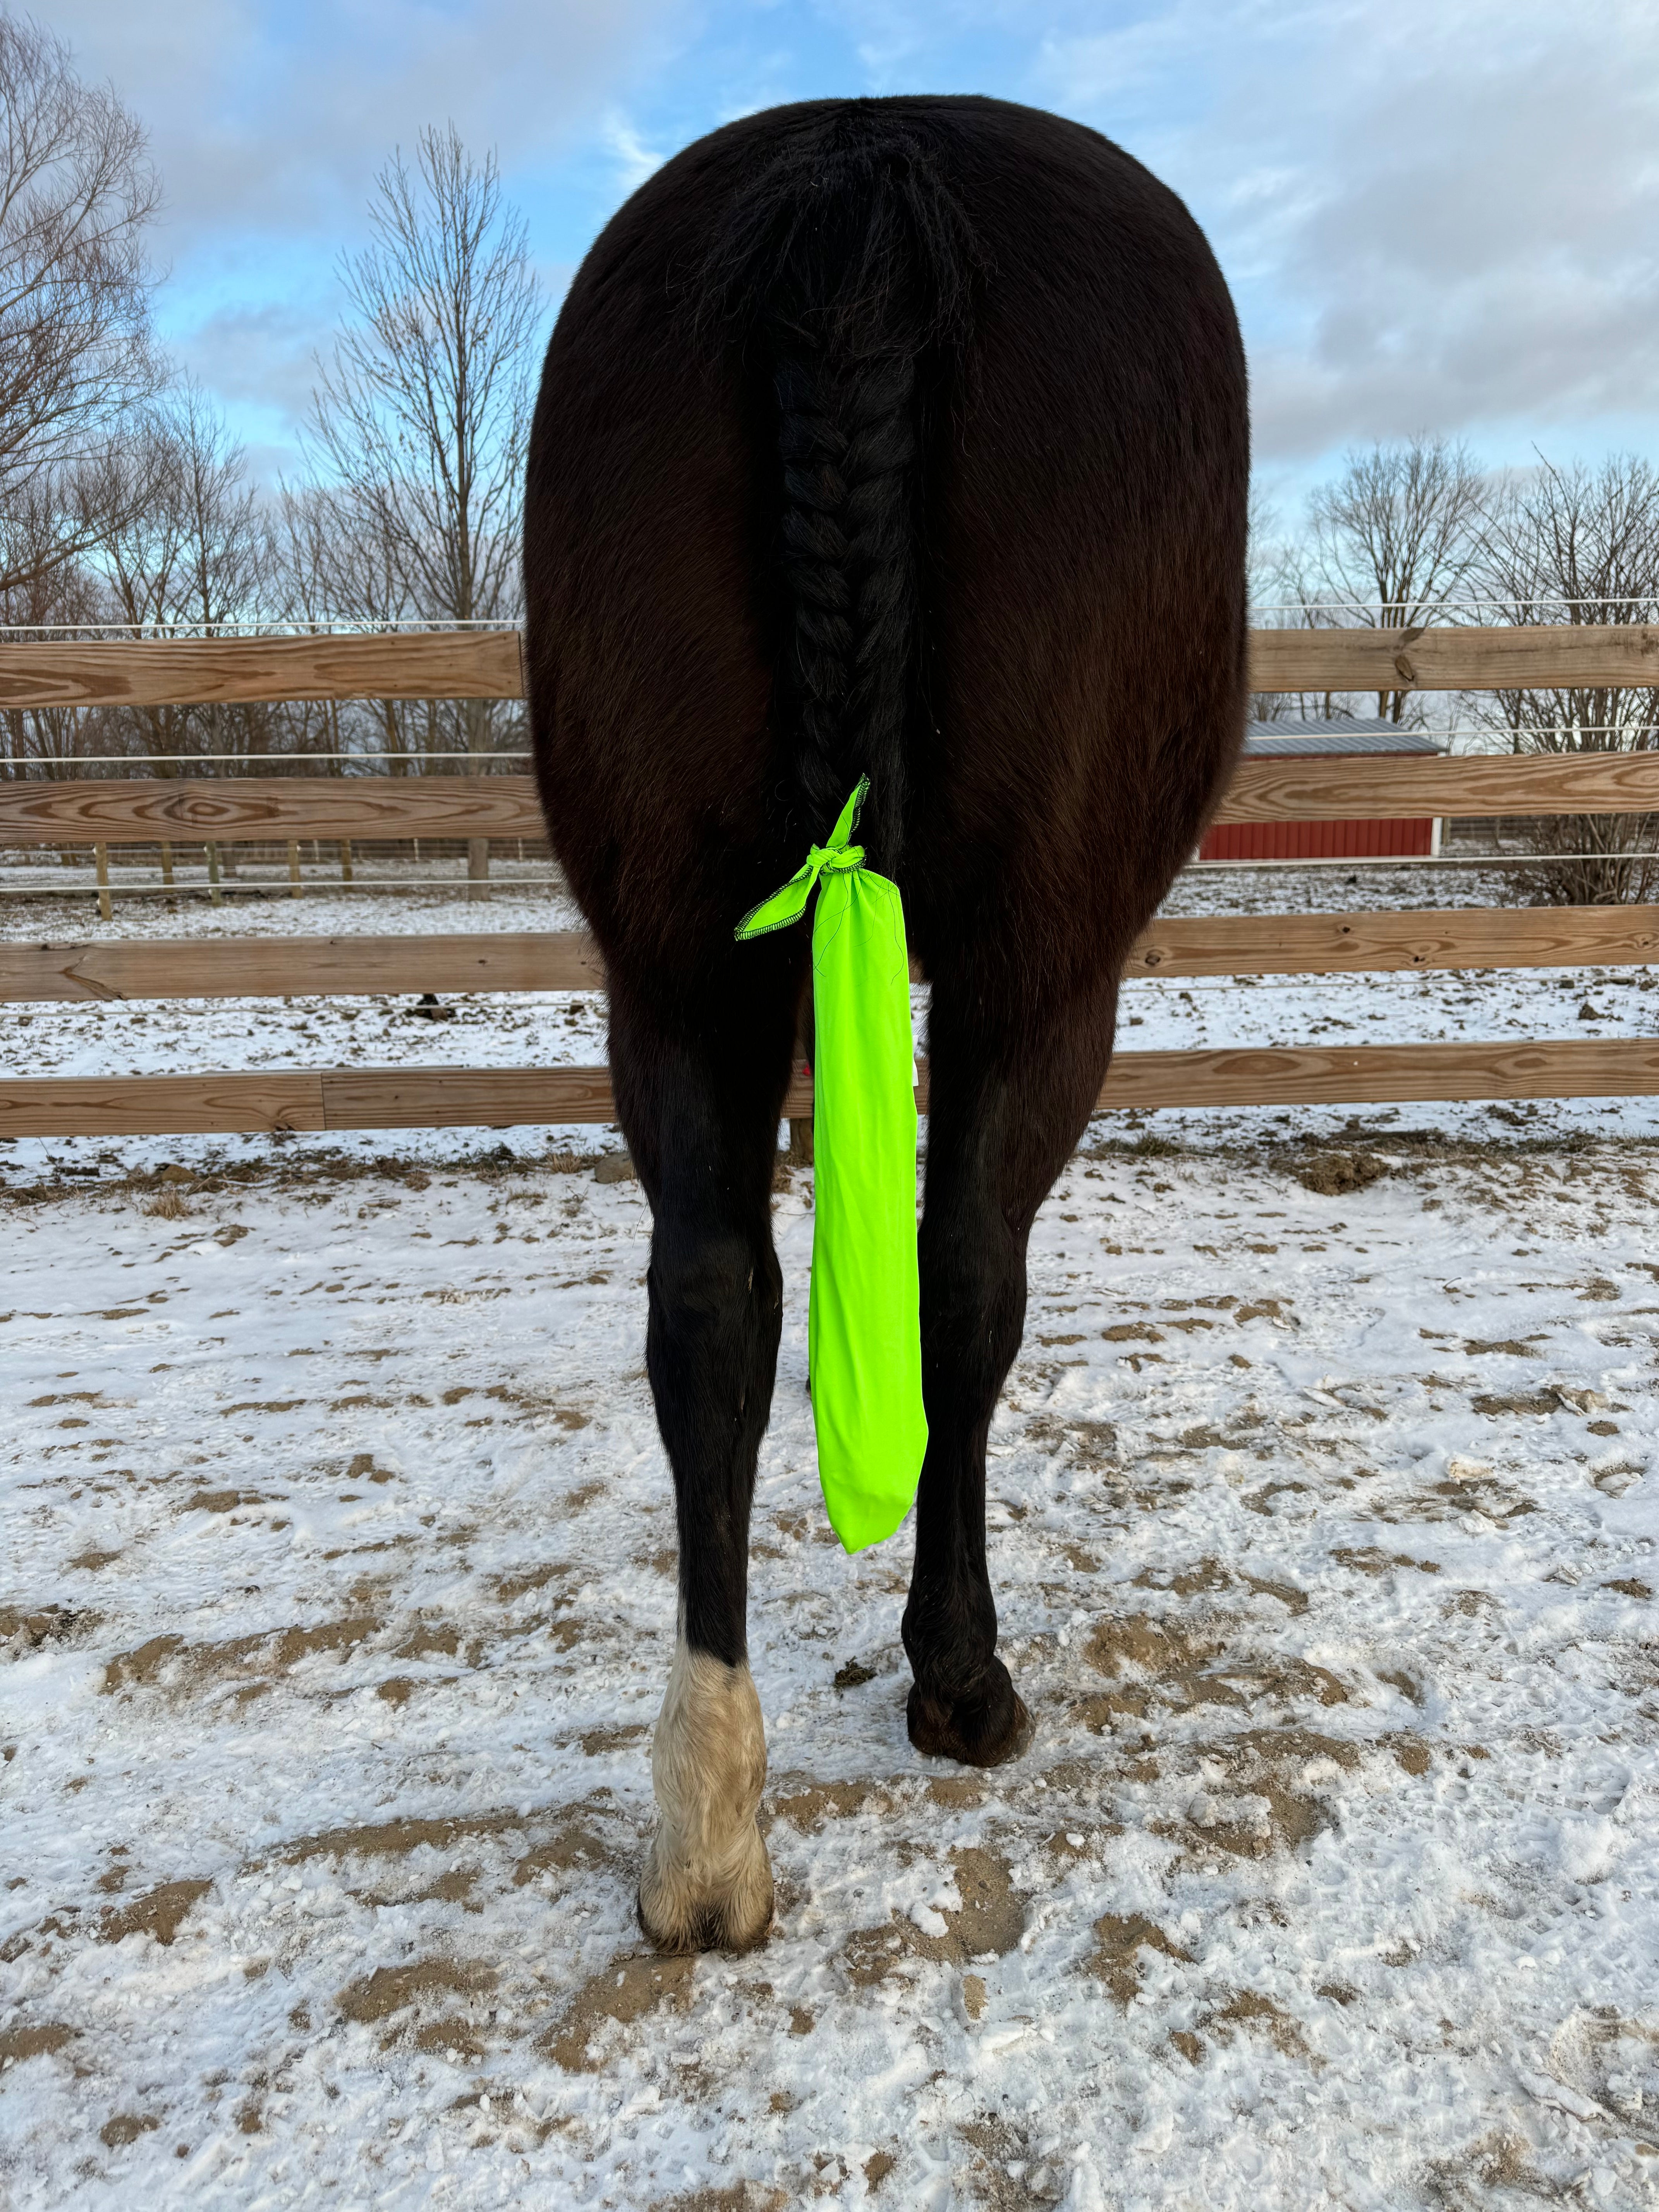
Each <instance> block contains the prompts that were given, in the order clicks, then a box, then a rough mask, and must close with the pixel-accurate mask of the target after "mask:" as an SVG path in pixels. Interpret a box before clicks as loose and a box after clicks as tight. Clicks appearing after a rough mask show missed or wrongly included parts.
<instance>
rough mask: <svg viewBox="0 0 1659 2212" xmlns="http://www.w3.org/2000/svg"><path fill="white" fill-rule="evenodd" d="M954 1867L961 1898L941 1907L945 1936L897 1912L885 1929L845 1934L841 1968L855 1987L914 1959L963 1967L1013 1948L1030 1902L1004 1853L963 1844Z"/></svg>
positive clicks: (867, 1985) (872, 1982) (953, 1853)
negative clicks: (929, 1932) (1018, 1886)
mask: <svg viewBox="0 0 1659 2212" xmlns="http://www.w3.org/2000/svg"><path fill="white" fill-rule="evenodd" d="M951 1871H952V1873H953V1874H954V1875H955V1878H956V1885H957V1895H958V1896H959V1897H960V1899H962V1902H961V1904H960V1905H957V1906H951V1905H940V1906H939V1918H940V1919H941V1920H943V1921H944V1923H945V1933H944V1934H943V1935H942V1936H929V1935H927V1934H925V1933H924V1932H923V1930H922V1929H920V1928H918V1927H917V1925H916V1923H915V1921H913V1920H907V1919H905V1918H903V1917H902V1916H900V1915H899V1914H898V1913H897V1912H895V1914H894V1916H893V1917H892V1919H891V1920H890V1921H889V1922H888V1923H887V1924H886V1925H885V1926H884V1927H876V1928H855V1929H854V1930H853V1931H852V1933H851V1934H850V1935H849V1936H847V1937H846V1939H845V1940H844V1941H843V1942H842V1949H841V1958H842V1969H843V1971H844V1972H845V1973H846V1976H847V1978H848V1981H849V1982H851V1983H852V1984H853V1986H854V1988H855V1989H871V1988H873V1987H874V1986H875V1985H876V1984H878V1982H881V1981H884V1980H885V1978H887V1976H888V1974H889V1973H890V1972H892V1970H893V1969H894V1968H895V1967H896V1966H900V1965H902V1963H903V1961H904V1960H906V1959H909V1958H921V1959H931V1960H934V1961H935V1962H936V1963H938V1964H940V1965H946V1966H965V1965H966V1964H967V1963H968V1962H969V1960H973V1959H983V1958H987V1957H991V1956H994V1957H997V1958H1003V1957H1006V1954H1008V1953H1009V1952H1010V1951H1012V1950H1013V1949H1014V1948H1015V1947H1016V1945H1017V1944H1018V1942H1019V1939H1020V1937H1021V1936H1023V1935H1024V1933H1025V1900H1024V1897H1023V1896H1022V1894H1021V1893H1020V1892H1019V1891H1018V1890H1017V1889H1016V1888H1015V1887H1014V1884H1013V1876H1012V1870H1011V1869H1010V1867H1009V1864H1008V1862H1007V1860H1006V1858H1005V1857H1003V1855H1002V1853H1001V1852H1000V1851H999V1850H994V1849H992V1848H991V1847H990V1846H989V1845H987V1844H958V1845H957V1847H956V1849H954V1850H952V1851H951Z"/></svg>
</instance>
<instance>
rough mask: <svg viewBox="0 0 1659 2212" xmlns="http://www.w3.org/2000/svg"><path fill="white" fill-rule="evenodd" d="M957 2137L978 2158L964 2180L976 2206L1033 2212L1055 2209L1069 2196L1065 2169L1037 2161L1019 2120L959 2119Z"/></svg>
mask: <svg viewBox="0 0 1659 2212" xmlns="http://www.w3.org/2000/svg"><path fill="white" fill-rule="evenodd" d="M956 2132H957V2135H958V2136H960V2137H961V2138H962V2140H963V2142H964V2143H966V2144H967V2145H968V2147H969V2149H970V2150H971V2151H972V2152H973V2153H974V2156H973V2158H972V2160H970V2161H969V2167H968V2171H967V2173H966V2174H965V2175H964V2176H963V2177H962V2178H963V2180H964V2181H965V2182H966V2185H967V2186H968V2188H969V2191H971V2192H972V2196H973V2201H974V2202H975V2203H977V2204H987V2205H990V2206H991V2207H992V2208H993V2212H1032V2208H1034V2207H1038V2206H1046V2205H1051V2204H1057V2203H1059V2202H1060V2198H1061V2197H1063V2196H1064V2195H1065V2194H1066V2182H1067V2180H1068V2179H1069V2177H1068V2175H1067V2173H1066V2169H1065V2167H1064V2166H1059V2165H1055V2166H1048V2165H1046V2164H1044V2163H1042V2161H1041V2160H1036V2159H1034V2158H1033V2156H1032V2152H1031V2143H1030V2135H1029V2134H1028V2133H1027V2131H1026V2130H1025V2129H1024V2128H1023V2127H1022V2126H1020V2124H1018V2122H1017V2121H1011V2120H1009V2119H1006V2118H1004V2117H1003V2115H1002V2114H1001V2113H1000V2112H987V2113H985V2114H983V2115H982V2117H981V2118H977V2119H971V2120H959V2121H958V2122H957V2129H956ZM952 2201H953V2202H954V2201H955V2200H954V2199H953V2200H952Z"/></svg>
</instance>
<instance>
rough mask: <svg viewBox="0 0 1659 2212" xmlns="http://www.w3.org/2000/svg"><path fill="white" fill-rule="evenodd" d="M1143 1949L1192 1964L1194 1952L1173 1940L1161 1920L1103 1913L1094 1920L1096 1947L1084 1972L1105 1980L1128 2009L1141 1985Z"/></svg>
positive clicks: (1132, 1914) (1136, 1913) (1134, 1914)
mask: <svg viewBox="0 0 1659 2212" xmlns="http://www.w3.org/2000/svg"><path fill="white" fill-rule="evenodd" d="M1143 1950H1147V1951H1161V1952H1162V1953H1163V1954H1164V1957H1165V1958H1166V1959H1181V1960H1185V1961H1186V1962H1187V1964H1188V1965H1190V1964H1191V1963H1192V1954H1191V1952H1190V1951H1183V1950H1182V1948H1181V1947H1180V1945H1179V1944H1176V1943H1172V1942H1170V1939H1169V1937H1168V1936H1166V1935H1165V1934H1164V1930H1163V1929H1161V1928H1160V1927H1159V1926H1158V1923H1157V1922H1156V1921H1155V1920H1149V1919H1148V1918H1147V1917H1146V1914H1145V1913H1144V1912H1131V1913H1128V1914H1127V1915H1124V1914H1119V1913H1116V1912H1103V1913H1102V1915H1101V1916H1100V1918H1099V1919H1098V1920H1097V1921H1096V1923H1095V1948H1094V1951H1093V1953H1092V1954H1091V1956H1090V1957H1089V1958H1087V1959H1085V1960H1084V1962H1083V1965H1084V1971H1085V1973H1090V1974H1093V1975H1094V1976H1095V1977H1096V1978H1097V1980H1100V1981H1103V1982H1104V1983H1105V1984H1106V1986H1107V1988H1108V1989H1109V1990H1110V1991H1111V1993H1112V1995H1113V1996H1114V1997H1115V1999H1116V2000H1117V2002H1118V2003H1119V2004H1121V2005H1122V2006H1123V2007H1124V2008H1125V2009H1126V2010H1127V2008H1128V2006H1129V2005H1130V2004H1131V2003H1132V2002H1133V1999H1134V1995H1135V1992H1136V1990H1138V1989H1139V1986H1140V1966H1139V1954H1140V1953H1141V1951H1143Z"/></svg>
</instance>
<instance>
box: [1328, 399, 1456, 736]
mask: <svg viewBox="0 0 1659 2212" xmlns="http://www.w3.org/2000/svg"><path fill="white" fill-rule="evenodd" d="M1485 489H1486V479H1485V477H1483V475H1482V474H1481V472H1480V470H1479V469H1478V468H1477V467H1476V466H1475V465H1474V460H1473V459H1472V458H1471V457H1470V455H1469V453H1468V449H1467V447H1463V446H1461V445H1449V444H1448V443H1447V442H1446V441H1445V440H1444V439H1443V438H1430V437H1426V436H1419V437H1415V438H1410V439H1407V440H1405V441H1401V442H1400V443H1396V444H1394V445H1380V444H1379V445H1374V446H1372V447H1370V450H1369V451H1367V452H1363V453H1361V452H1356V453H1350V454H1349V455H1348V457H1347V460H1346V465H1345V467H1344V469H1343V471H1342V474H1341V475H1340V477H1338V478H1337V480H1336V482H1335V483H1330V484H1322V485H1321V486H1320V488H1319V489H1318V490H1316V492H1315V493H1314V494H1313V495H1312V497H1311V498H1310V501H1309V502H1308V520H1309V524H1310V538H1309V542H1308V544H1307V546H1306V547H1305V549H1304V550H1302V552H1301V553H1300V555H1299V556H1293V557H1292V558H1291V561H1290V562H1289V563H1288V564H1287V569H1286V575H1287V580H1288V581H1289V582H1291V584H1292V585H1293V586H1294V588H1295V591H1296V593H1297V597H1298V599H1302V600H1304V601H1305V602H1307V603H1308V604H1309V605H1310V618H1311V619H1312V620H1313V621H1314V622H1315V624H1316V626H1322V625H1325V624H1329V625H1332V626H1343V627H1360V628H1371V629H1415V628H1417V627H1418V626H1419V625H1425V624H1427V623H1431V622H1432V621H1434V620H1436V619H1437V617H1440V616H1441V614H1442V611H1443V608H1444V607H1445V605H1446V603H1447V602H1448V601H1449V600H1453V599H1455V597H1456V595H1457V593H1458V592H1459V591H1460V590H1461V589H1462V587H1463V586H1464V585H1465V584H1466V582H1467V580H1468V577H1469V575H1470V574H1471V572H1472V570H1473V568H1474V564H1475V562H1476V560H1477V559H1478V557H1479V554H1480V519H1481V513H1482V501H1483V498H1484V494H1485ZM1411 699H1412V695H1411V693H1410V692H1408V691H1379V692H1378V693H1377V695H1376V712H1377V713H1378V714H1379V715H1382V716H1384V717H1386V718H1387V719H1389V720H1392V721H1395V722H1403V721H1405V720H1408V719H1410V717H1411V714H1412V708H1411Z"/></svg>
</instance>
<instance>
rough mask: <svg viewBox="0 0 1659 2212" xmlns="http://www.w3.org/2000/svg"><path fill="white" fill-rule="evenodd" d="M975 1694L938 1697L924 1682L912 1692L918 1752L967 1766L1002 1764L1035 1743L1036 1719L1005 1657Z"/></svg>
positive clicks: (910, 1713) (910, 1717)
mask: <svg viewBox="0 0 1659 2212" xmlns="http://www.w3.org/2000/svg"><path fill="white" fill-rule="evenodd" d="M991 1668H992V1672H991V1674H990V1675H989V1677H988V1678H987V1680H986V1682H985V1684H984V1685H983V1686H982V1687H981V1688H980V1689H979V1690H976V1691H975V1692H974V1694H973V1695H972V1696H971V1697H967V1698H954V1699H950V1700H948V1701H947V1700H945V1699H940V1698H936V1697H934V1696H933V1695H932V1694H931V1693H930V1692H927V1691H926V1690H924V1689H923V1688H922V1686H921V1683H920V1682H917V1683H915V1684H914V1685H913V1686H912V1687H911V1691H910V1699H909V1703H908V1705H907V1706H906V1708H905V1716H904V1717H905V1721H906V1723H907V1725H908V1728H909V1731H910V1741H911V1742H912V1743H913V1744H914V1745H915V1747H916V1749H917V1750H918V1751H921V1752H926V1753H927V1754H928V1755H929V1756H930V1757H931V1758H934V1759H955V1760H956V1761H957V1764H958V1765H962V1766H1001V1765H1004V1764H1005V1763H1006V1761H1007V1760H1009V1759H1018V1757H1019V1756H1020V1754H1021V1753H1023V1752H1024V1751H1025V1750H1027V1749H1028V1748H1029V1747H1030V1741H1031V1739H1032V1737H1033V1736H1034V1735H1036V1722H1035V1721H1034V1720H1033V1719H1032V1718H1031V1716H1030V1713H1029V1712H1028V1711H1026V1708H1025V1703H1024V1699H1022V1698H1021V1697H1020V1695H1019V1693H1018V1691H1016V1689H1015V1688H1014V1686H1013V1684H1012V1681H1011V1680H1009V1677H1008V1669H1007V1668H1006V1667H1005V1666H1004V1665H1003V1663H1002V1662H1001V1660H1000V1659H994V1660H993V1661H992V1662H991Z"/></svg>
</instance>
